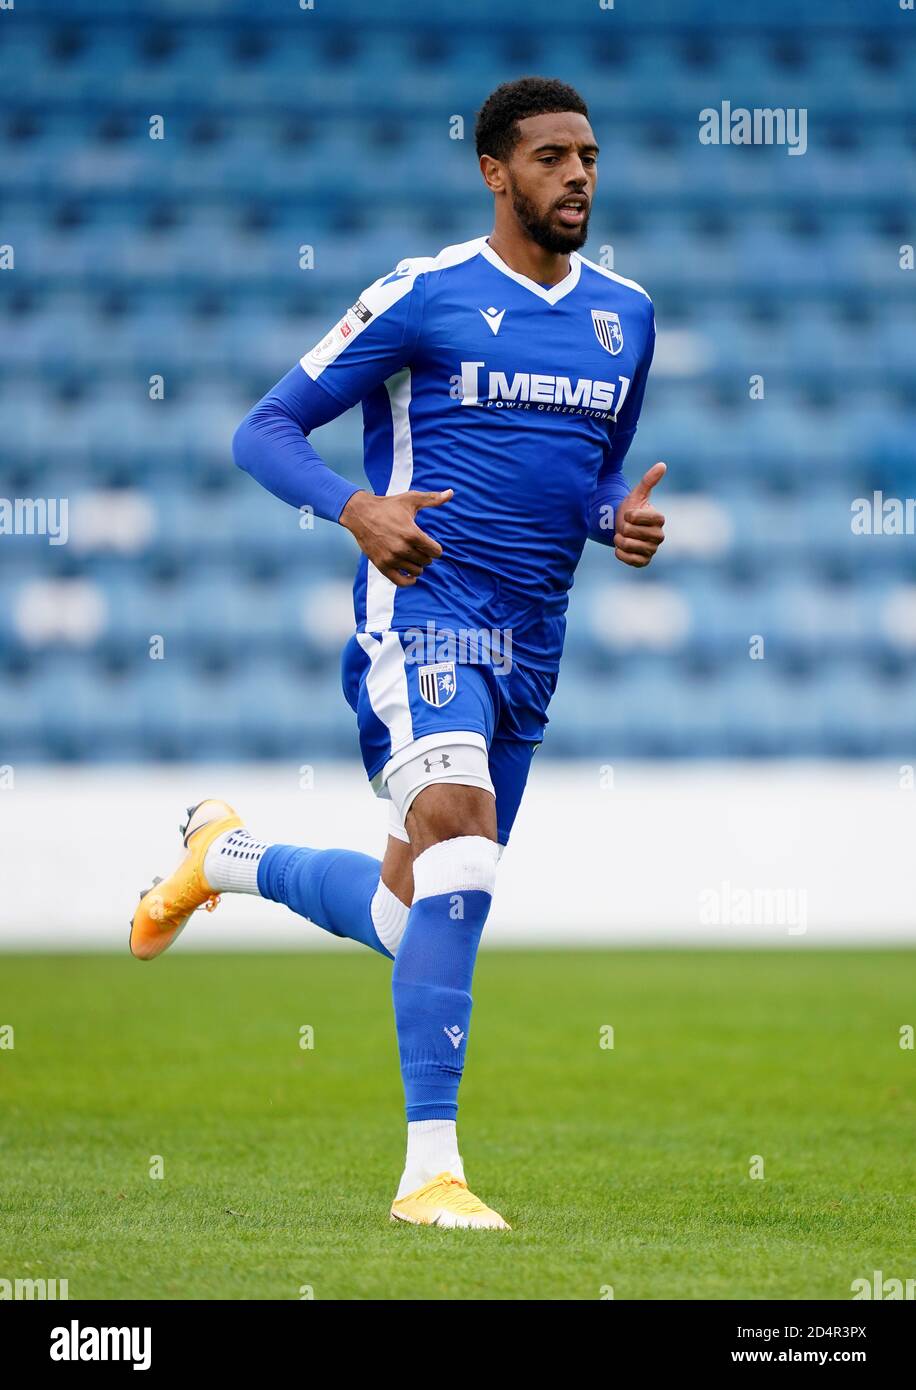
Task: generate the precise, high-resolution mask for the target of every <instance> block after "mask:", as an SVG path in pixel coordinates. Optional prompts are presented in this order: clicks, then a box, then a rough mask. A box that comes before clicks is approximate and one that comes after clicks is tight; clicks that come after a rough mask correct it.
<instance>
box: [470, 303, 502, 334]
mask: <svg viewBox="0 0 916 1390" xmlns="http://www.w3.org/2000/svg"><path fill="white" fill-rule="evenodd" d="M477 312H478V313H479V314H483V321H484V323H485V324H486V325H487V327H488V328H490V329H492V332H493V336H494V337H495V336H496V334H497V333H498V332H499V325H500V324H501V323H502V321H503V315H504V314H505V312H506V311H505V309H478V311H477Z"/></svg>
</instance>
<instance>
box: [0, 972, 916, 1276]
mask: <svg viewBox="0 0 916 1390" xmlns="http://www.w3.org/2000/svg"><path fill="white" fill-rule="evenodd" d="M914 965H916V955H914V954H913V953H908V952H904V951H876V952H853V951H823V952H818V951H811V950H807V951H805V950H786V951H779V952H737V951H735V952H724V951H723V952H719V951H697V952H686V951H685V952H676V951H652V952H650V951H643V952H635V951H633V952H628V951H584V950H579V951H569V952H560V951H528V952H495V951H494V952H485V953H483V954H482V955H481V957H480V961H479V964H478V969H477V977H476V981H475V1013H474V1019H473V1023H472V1030H471V1040H470V1052H469V1059H468V1066H467V1073H466V1077H465V1081H464V1084H463V1087H462V1109H461V1125H460V1133H461V1138H462V1150H463V1153H464V1159H465V1164H466V1166H467V1170H468V1176H469V1178H470V1180H471V1187H472V1189H475V1190H476V1191H477V1192H478V1194H479V1195H480V1196H482V1197H483V1198H484V1200H486V1201H487V1202H489V1203H490V1204H491V1205H493V1206H495V1207H496V1208H497V1209H498V1210H500V1211H502V1213H503V1214H504V1215H505V1216H506V1218H507V1220H508V1221H509V1222H510V1223H511V1224H512V1226H513V1227H514V1230H513V1231H512V1233H511V1234H508V1233H500V1232H463V1231H453V1232H449V1231H439V1230H431V1229H417V1228H413V1227H407V1226H403V1225H400V1224H398V1225H392V1224H391V1223H390V1222H389V1220H388V1206H389V1203H390V1199H391V1197H392V1195H393V1191H394V1187H395V1185H396V1182H397V1179H398V1176H399V1173H400V1165H401V1160H402V1156H403V1154H402V1144H403V1119H402V1115H403V1112H402V1102H401V1090H400V1079H399V1075H398V1069H397V1059H396V1049H395V1043H394V1033H393V1023H392V1016H391V1001H390V978H389V977H390V966H389V965H388V964H387V962H385V961H383V960H381V959H379V958H377V957H374V956H371V955H370V954H369V953H368V952H365V953H359V952H357V951H356V950H355V949H354V950H353V951H352V952H350V951H348V952H346V953H339V954H297V955H285V956H278V955H259V956H240V955H234V956H230V955H226V956H222V955H195V954H193V953H189V952H187V951H185V952H182V950H181V947H180V946H179V947H178V949H177V950H176V951H174V952H173V953H171V954H170V955H169V956H167V957H164V958H163V959H161V960H159V961H156V962H153V963H151V964H141V963H139V962H136V961H133V960H130V959H129V958H124V959H120V958H118V959H115V958H112V957H108V956H71V957H67V956H7V957H5V958H0V1025H13V1028H14V1047H13V1048H12V1049H6V1050H0V1112H2V1123H0V1276H2V1277H4V1278H10V1279H12V1278H16V1277H21V1278H41V1277H44V1278H48V1279H50V1278H58V1279H60V1278H66V1279H68V1281H69V1290H70V1296H71V1298H144V1299H147V1298H164V1299H168V1298H201V1299H207V1298H231V1299H235V1298H244V1299H297V1298H299V1297H301V1296H302V1290H304V1289H307V1288H311V1290H312V1291H313V1296H314V1298H316V1299H394V1298H407V1299H484V1298H493V1299H599V1298H600V1297H602V1290H604V1291H605V1293H604V1296H607V1293H606V1290H607V1287H608V1286H610V1287H612V1288H613V1291H614V1297H615V1298H617V1299H663V1298H675V1299H697V1298H708V1299H735V1298H758V1299H770V1298H786V1299H795V1298H828V1299H849V1298H850V1284H851V1282H852V1280H853V1279H855V1278H858V1277H870V1276H871V1274H872V1271H874V1270H876V1269H880V1270H882V1271H883V1273H884V1276H885V1277H886V1278H889V1277H898V1278H905V1277H907V1276H912V1275H913V1273H914V1270H913V1266H912V1252H913V1248H914V1247H913V1232H914V1221H913V1216H914V1199H913V1184H912V1159H913V1137H914V1119H916V1098H914V1096H916V1072H914V1066H916V1054H914V1052H913V1051H910V1050H905V1049H903V1048H901V1046H900V1029H901V1027H903V1026H905V1025H907V1024H910V1023H913V1022H916V1020H914V1017H913V1015H914V999H916V988H914V983H916V978H914V977H916V970H914ZM605 1025H611V1026H612V1027H613V1029H614V1047H613V1048H612V1049H611V1048H606V1047H605V1048H602V1047H601V1046H600V1045H599V1043H600V1038H601V1029H602V1027H603V1026H605ZM304 1026H308V1027H311V1028H312V1029H313V1030H314V1047H313V1048H311V1049H303V1048H301V1047H300V1029H301V1028H302V1027H304ZM306 1036H307V1035H306ZM755 1155H759V1156H760V1157H761V1158H762V1160H763V1171H764V1177H763V1178H762V1179H760V1178H752V1177H751V1176H750V1171H751V1165H752V1163H753V1161H754V1156H755ZM155 1156H159V1157H160V1158H161V1160H162V1164H163V1169H164V1176H163V1177H162V1178H153V1177H151V1176H150V1171H151V1161H153V1160H154V1159H155ZM306 1296H307V1295H306Z"/></svg>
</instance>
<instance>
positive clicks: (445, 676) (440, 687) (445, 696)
mask: <svg viewBox="0 0 916 1390" xmlns="http://www.w3.org/2000/svg"><path fill="white" fill-rule="evenodd" d="M417 681H418V682H419V686H420V694H421V695H422V696H423V699H424V700H425V701H426V703H427V704H428V705H434V706H435V708H436V709H439V708H441V706H442V705H447V704H448V702H449V700H451V699H452V697H453V696H454V694H455V689H456V687H457V685H458V677H457V675H456V674H455V663H454V661H436V662H434V663H433V664H432V665H431V666H421V667H420V669H419V671H418V672H417Z"/></svg>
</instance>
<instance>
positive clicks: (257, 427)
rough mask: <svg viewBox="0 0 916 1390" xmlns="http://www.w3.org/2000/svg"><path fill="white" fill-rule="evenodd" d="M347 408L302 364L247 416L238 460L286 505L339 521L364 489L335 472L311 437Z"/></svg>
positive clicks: (236, 443)
mask: <svg viewBox="0 0 916 1390" xmlns="http://www.w3.org/2000/svg"><path fill="white" fill-rule="evenodd" d="M346 409H347V406H346V405H344V404H343V403H342V402H341V401H339V400H338V399H337V398H336V397H335V396H332V395H331V394H330V392H328V391H325V390H324V389H323V388H322V387H321V386H319V385H318V384H317V382H314V381H312V379H311V377H309V376H308V375H307V374H306V372H304V371H303V370H302V367H301V366H298V365H297V366H295V367H293V369H292V371H290V372H287V374H286V376H285V377H283V379H282V381H278V382H277V384H276V386H275V387H274V388H273V390H271V391H268V393H267V395H266V396H264V397H263V399H262V400H260V401H258V403H257V405H256V406H254V407H253V408H252V409H251V410H250V411H249V412H248V414H247V415H246V416H245V418H244V420H243V421H242V423H241V424H240V425H239V427H238V429H237V430H236V432H235V435H234V436H233V440H232V454H233V457H234V459H235V461H236V463H237V464H238V466H239V468H243V469H244V470H245V472H246V473H250V474H251V476H252V477H253V478H255V479H256V480H257V482H259V483H260V484H261V486H262V487H265V488H267V490H268V492H272V493H273V494H274V496H275V497H279V498H280V499H281V500H282V501H283V502H288V503H289V504H290V506H293V507H297V508H298V507H306V506H308V507H311V508H312V509H313V510H314V512H315V515H316V516H321V517H324V518H325V520H326V521H337V520H339V518H340V514H341V512H342V511H343V509H344V507H345V506H346V505H347V503H348V502H349V500H350V498H351V497H352V496H353V494H354V492H359V491H360V484H359V483H350V482H348V481H347V480H346V478H342V477H341V476H340V474H339V473H335V472H334V470H333V469H332V468H329V467H328V465H327V464H326V463H325V462H324V460H323V459H322V458H321V456H320V455H319V454H318V453H317V452H316V450H315V449H314V448H313V447H312V445H311V444H310V443H309V441H308V438H307V437H306V436H307V435H308V434H309V431H310V430H314V429H317V428H318V427H319V425H326V424H327V423H328V421H329V420H334V419H336V418H337V417H338V416H339V415H342V414H343V412H344V411H345V410H346Z"/></svg>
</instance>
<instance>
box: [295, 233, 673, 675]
mask: <svg viewBox="0 0 916 1390" xmlns="http://www.w3.org/2000/svg"><path fill="white" fill-rule="evenodd" d="M654 343H655V320H654V314H653V309H652V302H651V300H650V299H649V297H648V295H647V294H646V292H645V291H644V290H643V289H642V288H641V287H640V286H639V285H637V284H635V283H634V282H633V281H632V280H625V279H623V278H622V277H621V276H619V275H615V274H614V273H613V272H611V271H609V270H605V269H604V268H602V267H601V266H598V265H595V264H593V263H592V262H591V261H588V260H586V259H585V258H584V257H583V256H580V255H578V254H577V253H573V254H572V256H571V257H570V270H569V274H568V275H567V276H566V277H565V279H563V280H562V281H560V283H559V284H557V285H554V286H552V287H550V288H545V287H544V286H543V285H540V284H537V283H536V282H535V281H533V280H529V279H528V278H527V277H526V276H524V275H521V274H519V273H518V272H516V271H514V270H512V269H510V267H509V266H507V265H506V264H505V263H504V262H503V261H502V260H501V259H500V258H499V256H497V255H496V253H495V252H494V251H493V250H492V248H491V247H490V245H489V243H488V242H487V239H486V238H485V237H480V238H477V239H476V240H474V241H470V242H466V243H464V244H462V245H460V246H451V247H448V248H446V249H445V250H444V251H442V252H441V253H440V254H439V255H438V256H433V257H418V258H416V259H411V260H405V261H402V262H400V264H399V265H398V266H397V267H396V268H395V269H394V270H393V271H392V272H391V273H390V274H388V275H385V276H383V277H382V278H381V279H379V280H376V282H375V283H374V284H373V285H371V286H370V287H369V288H368V289H367V290H364V291H363V293H362V294H361V295H360V297H359V299H358V300H357V301H356V303H355V304H354V305H353V307H352V308H351V309H349V310H348V311H347V313H346V314H345V315H344V317H343V318H342V319H341V320H340V322H339V323H338V324H337V325H336V326H335V327H334V328H333V329H332V330H331V332H330V333H329V334H328V335H327V336H326V337H325V338H323V339H322V341H321V342H320V343H318V344H317V345H316V346H315V347H314V348H313V349H312V350H311V351H310V352H308V353H307V354H306V355H305V356H304V357H303V358H302V360H301V365H302V367H303V369H304V370H305V371H306V372H307V373H308V375H309V377H311V379H312V380H313V381H314V382H316V383H318V384H319V385H320V386H321V387H322V388H323V389H324V390H326V391H328V392H329V393H330V394H331V395H332V396H333V397H335V398H336V399H337V400H338V401H339V402H341V403H342V404H343V405H345V406H351V405H355V404H356V403H357V402H361V403H362V408H363V418H364V448H365V470H366V476H367V478H368V481H369V484H370V486H371V487H372V489H373V491H374V492H376V493H377V494H379V495H386V494H389V495H390V494H394V493H399V492H406V491H407V490H408V489H411V488H415V489H419V490H422V491H438V490H441V489H444V488H453V489H454V494H455V495H454V497H453V498H452V500H451V501H449V502H447V503H445V504H444V505H442V506H440V507H435V508H427V509H425V510H423V511H420V512H419V513H418V514H417V524H418V525H419V526H420V527H421V528H422V529H423V530H424V531H426V532H427V533H428V534H429V535H430V536H433V537H434V538H435V539H436V540H437V541H439V543H440V544H441V545H442V548H443V556H442V558H441V559H439V560H435V561H433V563H432V564H431V565H430V566H429V567H428V568H427V569H426V570H425V571H424V573H423V574H422V576H421V577H420V579H419V580H418V581H417V583H416V584H415V585H412V586H410V587H407V588H399V587H398V586H396V585H394V584H392V583H391V581H390V580H388V579H386V578H385V576H384V575H382V574H381V573H380V572H379V571H378V570H377V569H376V568H375V566H374V565H371V564H370V563H369V562H368V560H367V559H366V557H365V556H363V557H362V561H361V564H360V569H359V573H358V575H357V579H356V584H355V587H354V603H355V609H356V620H357V627H358V630H360V631H363V632H373V633H378V632H383V631H386V630H389V629H394V630H401V631H403V630H404V629H406V628H414V627H417V626H422V625H424V624H427V623H428V622H429V621H436V622H439V623H454V622H456V621H457V622H465V623H468V624H470V625H476V626H479V627H489V628H494V627H505V626H507V625H512V627H513V645H514V652H515V657H516V658H517V659H518V660H519V661H523V662H525V663H527V664H529V665H532V666H535V667H538V668H540V669H551V668H552V667H555V666H556V664H557V663H558V661H559V658H560V654H561V651H562V646H563V635H564V630H565V618H564V616H563V615H564V613H565V610H566V606H567V602H568V593H569V589H570V587H571V585H572V582H573V574H574V571H575V568H576V565H577V563H578V561H579V558H580V556H581V553H582V549H583V546H584V544H585V540H586V538H587V533H588V517H589V504H590V501H591V500H592V498H593V495H594V493H595V489H596V488H597V487H599V485H604V484H606V483H607V481H608V480H609V479H612V478H613V477H614V475H617V476H618V478H619V475H620V468H621V464H622V462H623V458H624V456H625V454H626V451H627V449H628V447H629V445H630V442H631V441H632V438H633V435H634V432H635V430H636V424H637V419H638V417H639V411H640V407H641V405H642V401H643V394H644V392H645V385H646V376H647V374H648V371H649V366H650V364H651V361H652V353H653V348H654Z"/></svg>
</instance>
